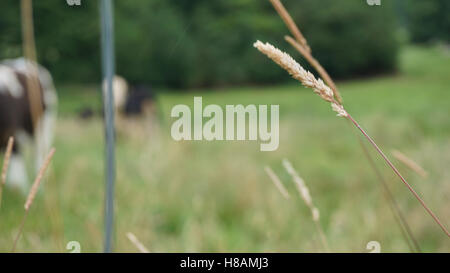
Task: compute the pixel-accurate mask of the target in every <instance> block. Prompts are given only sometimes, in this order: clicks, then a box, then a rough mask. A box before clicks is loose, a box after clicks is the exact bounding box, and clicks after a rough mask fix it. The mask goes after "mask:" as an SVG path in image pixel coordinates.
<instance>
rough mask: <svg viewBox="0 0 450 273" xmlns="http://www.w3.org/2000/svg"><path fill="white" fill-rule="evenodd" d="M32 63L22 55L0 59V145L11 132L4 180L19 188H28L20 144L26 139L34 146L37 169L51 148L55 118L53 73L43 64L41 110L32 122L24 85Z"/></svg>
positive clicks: (40, 80) (25, 85) (26, 141)
mask: <svg viewBox="0 0 450 273" xmlns="http://www.w3.org/2000/svg"><path fill="white" fill-rule="evenodd" d="M32 65H34V67H36V65H35V64H33V63H31V62H30V61H28V60H26V59H24V58H19V59H11V60H5V61H3V62H0V147H1V148H0V149H4V148H5V147H6V144H7V141H8V138H9V137H10V136H14V138H15V141H14V147H13V154H12V156H11V161H10V168H9V171H8V183H7V184H8V185H11V186H15V187H16V188H19V189H20V190H27V188H28V175H27V171H26V170H27V168H26V165H25V160H24V157H23V153H22V151H23V146H24V145H25V144H26V143H29V144H32V145H33V146H34V149H33V150H34V153H35V156H36V158H35V164H36V165H35V168H36V170H38V168H39V167H40V166H41V164H42V163H43V160H44V157H45V155H46V154H47V153H48V151H49V149H50V145H51V142H52V137H53V126H54V122H55V120H56V107H57V95H56V91H55V88H54V85H53V80H52V77H51V75H50V73H49V72H48V71H47V70H46V69H45V68H44V67H42V66H40V65H37V70H38V74H39V81H38V82H39V87H38V91H39V92H40V96H38V97H40V100H41V101H40V102H39V103H40V104H41V106H42V110H43V111H42V112H41V114H40V116H39V117H36V120H37V124H36V126H33V122H32V116H31V111H30V103H29V98H28V96H29V92H30V90H28V88H27V78H29V77H33V76H34V77H36V76H35V75H33V73H32V72H31V71H36V69H32V68H33V66H32ZM34 74H35V73H34ZM35 80H36V78H35Z"/></svg>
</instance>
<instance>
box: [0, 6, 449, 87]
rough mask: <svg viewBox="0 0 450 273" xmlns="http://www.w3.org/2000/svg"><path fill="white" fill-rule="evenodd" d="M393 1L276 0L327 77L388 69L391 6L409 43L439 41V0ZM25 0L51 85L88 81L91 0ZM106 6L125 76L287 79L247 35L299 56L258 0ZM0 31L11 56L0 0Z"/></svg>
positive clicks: (169, 81)
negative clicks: (72, 1) (73, 0)
mask: <svg viewBox="0 0 450 273" xmlns="http://www.w3.org/2000/svg"><path fill="white" fill-rule="evenodd" d="M398 1H399V2H401V3H400V4H398V5H393V4H392V3H393V2H392V1H382V6H381V7H374V6H369V5H367V4H366V3H365V1H362V0H342V1H335V0H320V1H318V0H284V1H283V3H284V4H285V5H286V7H287V9H288V10H289V11H290V13H291V14H292V16H293V17H294V20H295V21H296V22H297V23H298V25H299V26H300V28H301V30H302V31H303V32H304V34H305V37H306V38H307V39H308V42H309V44H310V45H311V47H312V49H313V53H314V55H315V56H316V58H317V59H318V60H319V61H320V62H321V63H322V64H323V65H324V67H326V68H327V70H328V71H329V72H330V74H331V75H332V76H333V77H337V78H344V77H352V76H358V75H368V74H373V73H381V72H389V71H392V70H394V69H395V65H396V56H397V51H398V42H397V40H398V39H397V17H396V11H397V14H403V15H405V16H404V18H407V20H406V21H405V22H407V23H408V24H409V25H410V26H412V27H411V31H410V32H411V35H412V39H413V40H414V41H426V40H428V39H431V38H438V39H443V40H446V41H448V37H446V35H448V33H449V32H448V25H449V24H448V22H449V21H448V20H449V19H448V16H447V17H446V15H447V14H448V12H447V14H445V12H444V10H443V9H441V6H442V5H443V6H446V7H447V9H448V3H449V1H448V0H427V1H410V0H398ZM33 2H34V23H35V35H36V45H37V49H38V58H39V61H40V62H41V63H42V64H43V65H45V66H46V67H48V68H49V69H50V71H51V72H52V74H53V76H54V77H55V79H56V80H57V81H58V82H98V81H99V79H100V74H101V68H100V38H99V28H100V27H99V16H98V14H99V13H98V1H92V0H89V1H87V0H82V1H81V6H69V5H67V3H66V1H60V0H48V1H33ZM114 2H115V39H116V44H115V47H116V65H117V73H118V74H120V75H123V76H125V77H126V78H127V79H128V80H129V81H131V82H141V83H149V84H152V85H157V86H166V87H171V88H187V87H202V86H220V85H229V84H248V83H272V82H280V81H284V80H287V79H288V78H289V77H288V76H287V75H286V73H285V72H284V71H282V70H281V69H277V68H275V66H274V65H272V64H270V62H269V61H268V60H267V58H264V57H263V56H261V55H260V54H259V53H258V52H257V51H256V50H255V49H254V48H253V47H252V44H253V42H254V41H255V40H257V39H260V40H262V41H269V42H271V43H273V44H274V45H276V46H278V47H280V48H282V49H284V50H286V51H288V52H290V53H291V54H293V56H294V57H295V58H299V55H298V54H297V53H296V52H295V51H293V50H292V49H291V48H290V47H289V45H288V44H287V43H286V42H285V41H284V39H283V36H284V35H285V34H289V32H288V30H287V29H286V27H285V26H284V24H283V22H282V21H281V19H280V18H279V17H278V15H277V13H276V12H275V10H274V9H273V8H272V6H271V4H270V3H269V1H268V0H140V1H136V0H135V1H119V0H116V1H114ZM405 7H406V8H405ZM436 14H439V16H438V15H436ZM427 18H428V19H430V20H428V19H427ZM422 20H425V21H426V22H424V21H422ZM441 24H446V27H447V29H442V28H441V27H440V26H441ZM0 33H1V36H0V58H1V59H4V58H8V57H17V56H20V55H21V52H22V49H21V27H20V1H17V0H2V9H1V16H0ZM302 63H304V62H302Z"/></svg>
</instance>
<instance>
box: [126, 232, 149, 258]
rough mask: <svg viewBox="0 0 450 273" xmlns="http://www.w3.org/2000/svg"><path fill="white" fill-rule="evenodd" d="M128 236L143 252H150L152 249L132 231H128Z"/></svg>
mask: <svg viewBox="0 0 450 273" xmlns="http://www.w3.org/2000/svg"><path fill="white" fill-rule="evenodd" d="M127 238H128V240H130V242H131V243H133V245H134V246H135V247H136V248H137V249H138V250H139V251H140V252H141V253H150V251H149V250H148V249H147V248H146V247H145V246H144V244H143V243H141V241H139V239H138V238H137V237H136V235H134V234H133V233H131V232H127Z"/></svg>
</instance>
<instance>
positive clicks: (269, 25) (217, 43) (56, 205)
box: [0, 0, 450, 252]
mask: <svg viewBox="0 0 450 273" xmlns="http://www.w3.org/2000/svg"><path fill="white" fill-rule="evenodd" d="M19 2H20V1H16V0H3V3H2V9H1V11H0V60H2V59H7V58H15V57H19V56H21V55H22V38H21V20H20V3H19ZM283 4H284V5H285V7H286V9H287V10H288V11H289V12H290V14H291V15H292V17H293V19H294V21H295V22H296V23H297V25H298V26H299V28H300V30H301V31H302V32H303V34H304V36H305V37H306V39H307V40H308V43H309V45H310V46H311V49H312V52H313V55H314V56H315V57H316V59H317V60H318V61H319V62H320V63H321V64H322V65H323V66H324V68H325V69H326V70H327V71H328V72H329V74H330V75H331V77H332V78H333V79H335V80H336V81H337V85H338V88H339V90H340V91H341V93H342V95H343V98H344V105H345V108H346V109H347V111H348V112H349V113H351V114H352V115H353V116H354V117H355V118H356V119H357V120H358V121H359V122H360V123H361V125H362V126H363V127H364V128H365V129H367V131H368V132H369V134H370V135H371V136H372V137H373V138H374V139H375V141H376V142H377V143H378V144H379V145H380V146H381V147H382V149H384V150H385V152H386V153H387V154H388V156H390V157H392V156H391V152H392V150H394V149H396V150H400V151H401V152H402V153H404V154H406V155H408V156H409V157H410V158H411V159H412V160H414V161H415V162H417V163H418V164H419V165H421V166H422V167H423V168H424V169H425V170H426V171H427V172H428V176H427V177H426V178H424V177H421V176H419V175H417V174H416V173H414V172H413V171H411V170H410V169H409V168H407V167H406V166H405V165H402V163H401V162H399V161H396V160H395V159H393V161H394V163H396V165H398V166H399V169H400V171H401V172H402V173H403V174H404V176H405V177H406V178H407V180H408V182H410V183H411V184H412V185H413V187H414V188H415V189H416V190H417V191H418V192H420V193H421V195H422V196H423V198H424V199H425V201H426V202H427V204H428V205H429V206H430V207H431V208H432V209H433V210H434V211H435V213H436V214H437V215H439V216H440V218H441V220H443V222H444V225H448V223H449V221H450V219H449V212H450V184H449V183H450V170H449V168H448V163H449V162H450V138H449V137H450V113H449V109H450V93H449V86H450V78H449V74H450V44H449V43H450V17H449V16H448V14H450V2H449V1H446V0H429V1H418V0H394V1H383V0H382V1H381V6H370V5H368V4H367V3H366V1H363V0H341V1H336V0H320V1H317V0H284V1H283ZM33 12H34V27H35V39H36V49H37V56H38V61H39V63H40V64H42V65H43V66H45V67H46V68H47V69H48V70H49V71H50V72H51V74H52V76H53V78H54V81H55V85H56V89H57V92H58V96H59V111H58V123H57V128H56V131H55V143H54V146H55V147H56V149H57V152H56V155H55V158H54V160H53V163H52V169H51V171H50V173H49V175H48V179H47V181H46V183H45V184H44V186H43V188H44V190H43V191H42V193H41V194H40V195H39V197H38V198H37V200H36V201H35V204H34V207H33V208H32V210H31V212H30V215H29V216H28V217H29V218H28V220H27V223H26V226H25V231H24V235H23V238H22V239H21V241H20V242H19V245H18V249H19V250H20V251H30V252H37V251H44V252H65V251H67V250H66V249H65V247H66V244H67V242H69V241H78V242H80V244H81V248H82V251H83V252H87V251H101V250H102V240H103V221H102V215H103V200H104V199H103V198H104V196H103V188H104V178H103V177H104V165H103V164H104V163H103V156H104V149H103V145H104V142H103V136H104V132H103V119H102V116H101V111H102V99H101V88H100V87H101V85H100V82H101V71H102V70H101V51H100V26H99V23H100V19H99V10H98V1H87V0H84V1H83V0H81V5H80V6H69V5H68V4H67V3H66V1H56V0H51V1H33ZM114 19H115V51H116V72H117V74H118V75H121V76H122V77H124V78H125V79H126V80H127V81H128V83H129V85H130V86H145V88H143V90H145V91H144V93H145V92H147V93H148V94H146V95H148V97H149V98H150V99H151V101H152V111H150V113H146V114H141V115H137V116H133V117H124V118H123V119H121V118H119V124H117V145H116V148H117V184H116V186H117V193H116V208H117V210H116V230H115V240H116V244H115V249H116V251H122V252H133V251H136V249H135V247H134V246H133V245H132V244H131V243H130V242H129V241H128V239H127V237H126V236H125V234H126V233H127V232H133V233H134V234H136V236H137V237H138V238H139V239H140V240H141V241H142V243H143V244H145V245H146V246H147V248H149V249H150V250H151V251H155V252H174V251H176V252H184V251H194V252H195V251H221V252H226V251H238V252H254V251H256V252H259V251H266V252H321V251H324V249H323V248H322V246H321V243H320V238H319V237H318V235H317V232H316V230H315V227H314V223H313V221H312V220H311V216H310V212H309V210H308V208H307V207H306V206H305V204H304V203H303V202H302V200H301V199H300V198H299V196H298V194H297V192H296V189H295V186H294V184H293V183H292V181H291V178H290V176H289V175H288V174H287V173H286V172H285V170H284V169H283V167H282V165H281V160H282V159H283V158H287V159H289V160H290V161H291V162H292V163H293V166H294V167H295V169H296V170H297V171H298V172H299V174H300V175H301V176H302V177H303V178H304V180H305V182H306V184H307V185H308V186H309V189H310V191H311V195H312V197H313V200H314V203H315V205H316V206H317V207H318V208H319V210H320V213H321V225H322V226H323V229H324V231H325V236H326V237H327V240H328V242H329V244H330V248H331V249H332V250H333V251H339V252H341V251H342V252H348V251H356V252H361V251H367V250H366V244H367V243H368V242H369V241H373V240H375V241H378V242H380V244H381V250H382V251H383V252H396V251H409V249H408V245H407V243H406V242H405V240H404V239H403V237H402V235H401V230H400V229H399V227H398V226H397V224H396V222H395V219H394V217H393V216H392V213H391V211H390V210H389V206H388V204H387V203H386V201H385V199H384V198H383V194H382V189H381V188H380V185H379V183H378V181H377V178H376V175H375V173H374V172H373V170H372V169H371V168H370V165H369V164H368V162H367V160H366V159H364V155H363V151H362V150H361V147H360V146H359V144H358V139H357V137H356V134H355V133H352V132H351V131H353V130H354V129H353V128H351V127H350V126H348V124H347V123H346V122H345V121H344V120H342V119H338V118H336V117H335V114H334V113H333V112H332V111H330V109H329V105H327V104H326V103H323V102H322V101H321V100H320V99H319V98H318V97H317V96H316V95H314V94H313V93H312V92H311V90H308V89H305V88H303V87H301V86H300V85H299V84H298V83H297V82H295V81H294V80H292V79H291V78H290V77H289V76H288V75H287V73H286V72H285V71H283V70H282V69H280V68H279V67H277V66H276V65H275V64H273V63H272V62H271V61H270V60H268V59H267V58H266V57H265V56H263V55H261V54H260V53H259V52H258V51H257V50H255V49H254V48H253V46H252V44H253V42H254V41H256V40H261V41H267V42H270V43H272V44H273V45H275V46H277V47H279V48H281V49H282V50H285V51H287V52H289V53H290V54H291V55H292V56H293V57H294V58H295V59H296V60H298V61H299V62H300V63H301V64H302V65H304V66H305V67H306V68H308V69H309V70H311V71H313V69H312V68H311V67H310V66H308V65H307V62H306V61H305V60H304V59H302V57H301V56H300V55H299V54H298V53H297V52H296V51H295V50H293V49H292V48H291V47H290V46H289V44H287V43H286V42H285V41H284V35H288V34H289V31H288V29H287V28H286V26H285V25H284V23H283V21H282V20H281V19H280V17H279V16H278V14H277V13H276V11H275V10H274V8H273V7H272V5H271V4H270V2H269V1H268V0H259V1H254V0H215V1H208V0H139V1H117V0H116V1H114ZM194 96H202V97H203V103H204V105H205V104H219V105H226V104H243V105H248V104H256V105H258V104H278V105H280V146H279V149H278V150H277V151H275V152H260V151H259V143H256V142H198V141H197V142H176V141H174V140H172V138H171V136H170V126H171V124H172V122H173V121H174V120H173V119H172V118H171V117H170V111H171V109H172V107H173V106H174V105H176V104H180V103H183V104H188V105H192V104H193V97H194ZM371 153H372V151H371ZM372 155H373V157H374V158H376V159H377V160H376V161H377V162H376V164H377V166H378V167H379V169H380V170H381V171H382V174H383V176H384V177H385V179H386V181H387V182H388V184H389V186H390V188H391V190H392V192H393V194H394V196H395V199H396V200H397V202H398V203H399V206H400V207H401V210H402V211H403V213H404V215H405V218H406V219H407V221H408V223H409V224H410V227H411V229H412V233H413V234H414V236H415V238H416V239H417V241H418V243H419V245H420V247H421V249H422V250H423V251H425V252H434V251H439V252H448V251H449V250H450V244H449V240H448V237H447V236H445V234H444V233H443V232H442V231H441V230H440V229H439V227H438V226H437V225H435V223H434V222H433V220H432V219H431V218H430V217H429V216H428V215H427V214H426V213H425V211H424V210H423V208H422V207H421V206H420V204H419V203H418V202H417V200H415V199H413V197H412V196H411V194H410V193H409V192H408V191H407V190H406V188H405V187H404V185H402V184H401V181H400V180H399V179H398V178H397V177H395V176H394V175H393V173H392V171H391V170H390V169H388V168H387V167H386V166H385V163H384V162H382V161H381V160H379V158H378V156H377V155H376V154H375V153H373V154H372ZM265 166H270V167H271V168H272V169H273V170H274V171H275V173H276V174H277V175H278V176H279V177H280V179H281V181H282V182H283V184H284V185H285V186H286V187H287V189H288V191H289V192H290V195H291V198H290V199H289V200H286V199H284V198H283V196H282V195H281V194H280V193H279V192H278V191H277V189H276V188H275V186H274V185H273V184H272V182H271V180H270V179H269V177H268V176H267V174H266V173H265V172H264V167H265ZM23 202H24V196H23V195H21V194H19V193H17V192H15V191H12V190H9V189H6V192H5V193H4V200H3V204H2V207H1V210H0V251H9V250H10V245H11V244H12V241H13V239H14V235H15V234H16V232H17V230H18V226H19V224H20V220H21V217H22V212H23Z"/></svg>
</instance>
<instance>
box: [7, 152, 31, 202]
mask: <svg viewBox="0 0 450 273" xmlns="http://www.w3.org/2000/svg"><path fill="white" fill-rule="evenodd" d="M7 180H8V182H7V185H10V186H11V187H13V188H16V189H18V190H20V191H21V192H23V193H26V192H27V191H28V175H27V169H26V167H25V160H24V157H23V155H22V154H21V153H13V154H12V155H11V159H10V163H9V170H8V179H7Z"/></svg>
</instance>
